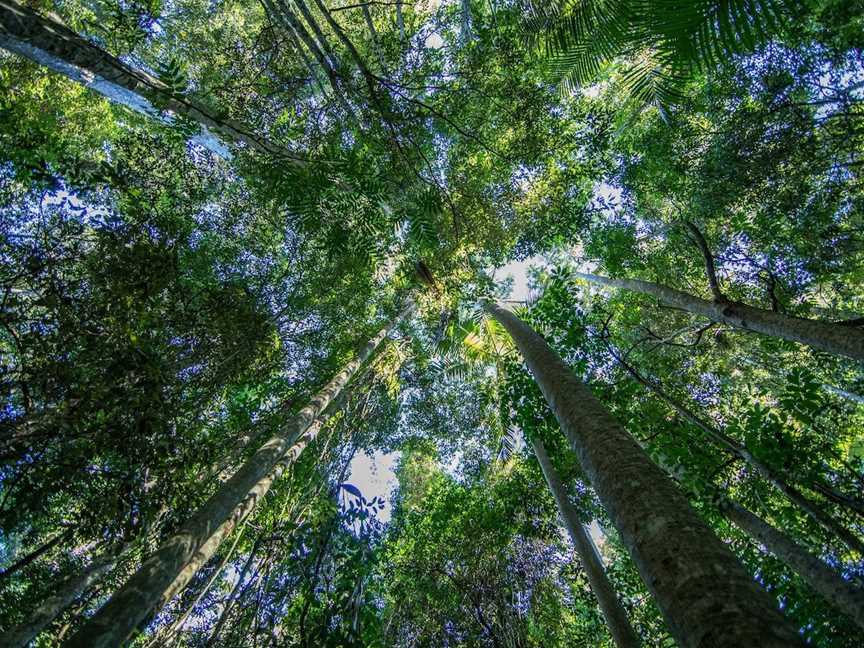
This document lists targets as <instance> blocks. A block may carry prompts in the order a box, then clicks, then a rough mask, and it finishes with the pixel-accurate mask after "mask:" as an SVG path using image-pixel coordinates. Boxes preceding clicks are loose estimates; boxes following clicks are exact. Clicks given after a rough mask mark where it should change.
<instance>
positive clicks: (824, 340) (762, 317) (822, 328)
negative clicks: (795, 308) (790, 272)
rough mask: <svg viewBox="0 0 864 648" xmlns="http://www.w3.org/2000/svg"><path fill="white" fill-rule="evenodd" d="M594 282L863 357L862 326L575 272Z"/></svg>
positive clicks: (737, 325) (822, 348)
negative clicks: (806, 317) (857, 326)
mask: <svg viewBox="0 0 864 648" xmlns="http://www.w3.org/2000/svg"><path fill="white" fill-rule="evenodd" d="M574 274H575V276H577V277H579V278H580V279H584V280H585V281H588V282H590V283H593V284H598V285H601V286H610V287H612V288H624V289H625V290H632V291H635V292H639V293H642V294H644V295H651V296H653V297H656V298H657V299H659V300H660V301H662V302H664V303H666V304H668V305H669V306H674V307H676V308H680V309H682V310H685V311H688V312H690V313H695V314H697V315H702V316H703V317H707V318H708V319H710V320H712V321H714V322H722V323H723V324H728V325H729V326H734V327H735V328H740V329H744V330H746V331H755V332H757V333H763V334H764V335H770V336H772V337H778V338H782V339H784V340H790V341H792V342H799V343H801V344H806V345H808V346H811V347H813V348H814V349H819V350H820V351H826V352H828V353H833V354H835V355H843V356H847V357H849V358H853V359H854V360H864V330H861V329H857V328H851V327H848V326H843V325H841V324H834V323H832V322H819V321H816V320H810V319H803V318H799V317H790V316H789V315H783V314H782V313H775V312H773V311H769V310H764V309H762V308H755V307H753V306H748V305H747V304H742V303H740V302H734V301H727V300H720V301H708V300H707V299H702V298H701V297H695V296H694V295H690V294H688V293H685V292H682V291H680V290H676V289H675V288H669V287H668V286H662V285H660V284H655V283H651V282H650V281H640V280H639V279H610V278H609V277H600V276H598V275H593V274H585V273H582V272H576V273H574Z"/></svg>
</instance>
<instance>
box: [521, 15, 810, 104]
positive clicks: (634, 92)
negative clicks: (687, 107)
mask: <svg viewBox="0 0 864 648" xmlns="http://www.w3.org/2000/svg"><path fill="white" fill-rule="evenodd" d="M792 4H793V3H792V2H791V0H550V1H549V2H541V1H540V0H523V10H524V13H525V21H524V29H525V32H526V35H527V37H528V39H529V41H530V42H532V43H533V44H534V46H535V47H537V48H539V50H540V51H541V52H542V55H543V56H544V57H545V58H546V60H547V61H548V64H549V69H550V72H551V73H552V74H553V75H554V76H555V77H557V78H558V79H559V80H560V81H561V82H562V83H563V85H564V87H565V89H568V90H572V89H573V88H575V87H578V86H582V85H585V84H588V83H591V82H593V81H595V80H596V79H597V78H598V76H599V75H600V73H601V72H602V70H603V69H604V68H605V67H606V66H608V65H609V64H610V63H612V62H613V61H614V60H616V59H618V58H623V59H626V60H628V61H630V64H629V65H628V66H627V67H626V68H625V71H624V74H623V82H624V87H625V89H626V91H627V92H628V93H629V94H630V95H631V96H632V97H633V98H634V99H636V100H638V101H640V102H642V103H647V104H653V105H656V106H658V107H660V108H661V109H662V108H663V107H665V106H668V105H671V104H674V103H676V102H678V101H679V100H680V99H681V97H682V96H683V94H682V88H683V86H684V84H685V83H686V82H687V80H688V79H689V77H690V76H691V75H692V74H693V73H694V72H696V71H699V70H704V69H708V68H711V67H716V66H718V65H720V64H721V63H722V62H723V61H724V60H727V59H729V58H731V57H733V56H736V55H739V54H744V53H748V52H751V51H753V50H754V49H755V48H756V47H758V46H759V45H760V44H762V43H764V42H766V41H768V40H769V39H770V38H771V37H772V36H774V35H775V34H777V33H779V32H780V31H782V29H783V26H784V24H785V22H786V18H787V16H788V15H789V14H790V13H791V7H792Z"/></svg>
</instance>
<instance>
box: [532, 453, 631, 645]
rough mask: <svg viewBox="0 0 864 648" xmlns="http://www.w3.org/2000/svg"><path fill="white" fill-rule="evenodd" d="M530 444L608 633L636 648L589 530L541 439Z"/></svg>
mask: <svg viewBox="0 0 864 648" xmlns="http://www.w3.org/2000/svg"><path fill="white" fill-rule="evenodd" d="M531 445H532V446H533V447H534V454H535V455H536V456H537V461H538V462H540V468H541V469H542V470H543V477H545V479H546V484H547V485H548V486H549V490H550V491H552V495H553V496H554V497H555V502H556V504H557V505H558V513H560V514H561V519H562V520H564V526H565V527H567V533H569V534H570V539H571V540H572V541H573V547H574V548H575V549H576V554H577V555H578V556H579V562H580V563H581V564H582V569H583V570H585V575H586V576H587V577H588V582H589V583H590V584H591V591H592V592H594V596H596V597H597V602H598V603H599V604H600V611H601V612H602V613H603V618H604V619H606V625H607V626H608V627H609V634H611V635H612V639H613V640H614V641H615V645H616V646H618V648H638V647H639V645H640V642H639V638H638V636H637V634H636V632H635V631H634V630H633V627H632V626H631V625H630V621H629V620H628V619H627V612H626V611H625V610H624V607H623V606H622V605H621V603H620V602H619V601H618V596H617V595H616V594H615V588H613V587H612V583H610V582H609V578H608V577H607V576H606V570H605V569H604V568H603V563H602V562H600V557H599V556H598V555H597V552H596V551H595V550H594V544H593V543H592V542H591V538H590V537H589V536H588V532H587V531H585V527H583V526H582V522H581V521H580V520H579V517H578V516H577V515H576V510H575V509H574V508H573V505H572V504H570V501H569V500H568V498H567V491H566V490H565V489H564V486H563V484H562V483H561V478H560V477H559V476H558V472H557V471H556V470H555V467H554V466H553V465H552V462H551V461H550V460H549V455H547V454H546V448H545V447H544V446H543V442H542V441H541V440H540V439H537V438H535V439H532V440H531Z"/></svg>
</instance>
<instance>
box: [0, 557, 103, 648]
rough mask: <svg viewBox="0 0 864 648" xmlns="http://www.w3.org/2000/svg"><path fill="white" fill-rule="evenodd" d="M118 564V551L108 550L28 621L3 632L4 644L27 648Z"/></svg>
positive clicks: (0, 643)
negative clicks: (108, 551) (109, 551)
mask: <svg viewBox="0 0 864 648" xmlns="http://www.w3.org/2000/svg"><path fill="white" fill-rule="evenodd" d="M116 563H117V554H116V553H114V552H111V553H108V554H106V555H104V556H101V557H100V558H97V559H96V560H94V561H93V562H92V564H90V565H89V566H88V567H87V568H86V569H84V571H82V572H81V573H80V574H76V575H74V576H72V577H71V578H69V579H67V580H66V581H64V582H63V583H61V584H60V585H59V586H58V587H57V588H56V589H55V590H54V592H55V593H54V594H52V595H51V596H49V597H48V598H46V599H45V600H44V601H42V603H41V604H40V605H39V607H38V608H36V610H34V611H33V613H32V614H30V615H29V617H28V619H27V621H26V622H24V623H22V624H21V625H19V626H17V627H15V628H12V629H10V630H8V631H7V632H5V633H3V634H2V635H0V646H3V647H4V648H26V646H27V645H28V644H29V643H30V642H31V641H32V640H33V639H34V638H36V636H37V635H38V634H39V633H40V632H42V631H43V630H44V629H45V628H47V627H48V625H49V624H50V623H51V622H52V621H53V620H54V619H56V618H57V617H58V616H60V614H62V613H63V611H64V610H65V609H66V608H67V607H69V606H70V605H71V604H72V602H73V601H74V600H75V599H76V598H78V597H79V596H80V595H81V594H82V593H83V592H84V591H86V590H87V589H88V588H90V587H91V586H92V585H93V584H94V583H96V582H97V581H98V580H99V579H100V578H102V576H104V575H105V574H106V573H107V572H109V571H110V570H111V569H112V568H113V567H114V565H115V564H116Z"/></svg>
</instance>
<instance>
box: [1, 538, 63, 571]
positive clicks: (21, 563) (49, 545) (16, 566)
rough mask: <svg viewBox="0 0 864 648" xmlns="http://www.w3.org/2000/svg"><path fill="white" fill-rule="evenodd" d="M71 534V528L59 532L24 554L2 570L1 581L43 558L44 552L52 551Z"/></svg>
mask: <svg viewBox="0 0 864 648" xmlns="http://www.w3.org/2000/svg"><path fill="white" fill-rule="evenodd" d="M71 535H72V530H71V529H67V530H66V531H64V532H62V533H58V534H57V535H56V536H54V537H53V538H51V539H50V540H49V541H48V542H46V543H44V544H42V545H40V546H38V547H37V548H36V549H34V550H33V551H31V552H30V553H29V554H27V555H26V556H22V557H21V558H19V559H18V560H16V561H15V562H14V563H12V564H11V565H9V566H8V567H7V568H6V569H4V570H3V571H2V572H0V583H2V582H3V581H4V580H6V579H7V578H9V577H11V576H12V575H14V574H15V573H17V572H19V571H21V570H22V569H24V568H25V567H27V565H29V564H31V563H33V562H36V561H37V560H39V558H41V557H42V556H43V555H44V554H46V553H48V552H49V551H51V550H52V549H53V548H54V547H56V546H57V545H58V544H60V542H62V541H63V540H65V539H67V538H68V537H70V536H71Z"/></svg>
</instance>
